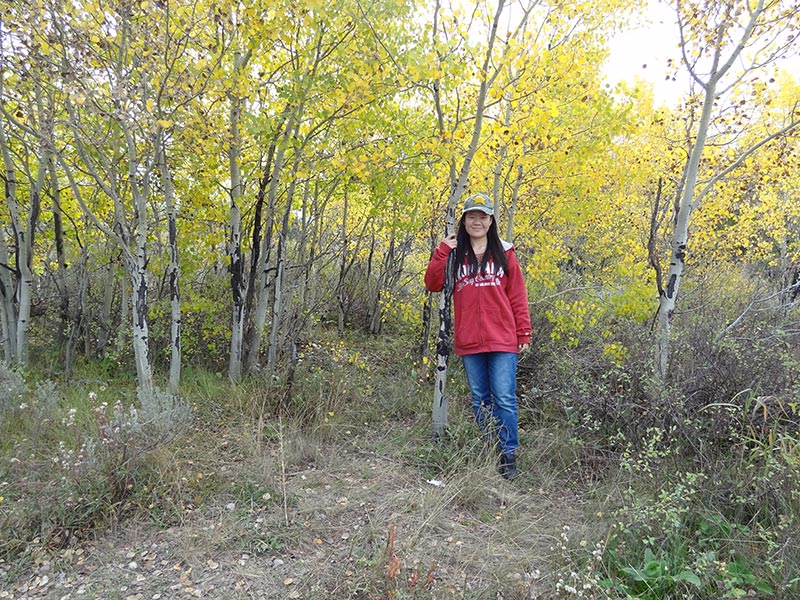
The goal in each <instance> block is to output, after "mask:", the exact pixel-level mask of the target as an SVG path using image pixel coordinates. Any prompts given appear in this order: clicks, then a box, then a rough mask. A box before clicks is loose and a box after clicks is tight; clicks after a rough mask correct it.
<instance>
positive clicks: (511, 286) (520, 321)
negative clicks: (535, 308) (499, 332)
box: [506, 248, 531, 344]
mask: <svg viewBox="0 0 800 600" xmlns="http://www.w3.org/2000/svg"><path fill="white" fill-rule="evenodd" d="M506 258H507V259H508V288H507V291H506V294H507V295H508V299H509V301H510V302H511V309H512V310H513V312H514V322H515V325H516V328H517V343H518V344H530V343H531V313H530V307H529V305H528V290H527V289H526V288H525V277H524V276H523V275H522V267H520V264H519V260H517V255H516V253H515V252H514V249H513V248H511V249H509V250H508V251H507V252H506Z"/></svg>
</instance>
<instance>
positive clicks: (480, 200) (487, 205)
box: [461, 193, 494, 215]
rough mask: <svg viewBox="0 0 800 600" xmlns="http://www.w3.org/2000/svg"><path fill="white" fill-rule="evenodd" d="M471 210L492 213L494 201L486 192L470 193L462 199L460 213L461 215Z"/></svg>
mask: <svg viewBox="0 0 800 600" xmlns="http://www.w3.org/2000/svg"><path fill="white" fill-rule="evenodd" d="M473 210H479V211H481V212H485V213H486V214H487V215H494V203H492V200H491V199H490V198H489V196H487V195H486V194H482V193H478V194H472V196H470V197H469V198H467V199H466V200H465V201H464V209H463V210H462V211H461V214H462V215H463V214H464V213H468V212H470V211H473Z"/></svg>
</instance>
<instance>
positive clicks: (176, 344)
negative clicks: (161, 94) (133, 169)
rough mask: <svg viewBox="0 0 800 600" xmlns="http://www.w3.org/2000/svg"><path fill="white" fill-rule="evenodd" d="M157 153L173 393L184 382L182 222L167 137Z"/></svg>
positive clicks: (169, 386)
mask: <svg viewBox="0 0 800 600" xmlns="http://www.w3.org/2000/svg"><path fill="white" fill-rule="evenodd" d="M157 144H158V146H157V150H156V152H157V154H158V162H159V167H160V169H161V181H162V185H163V188H164V201H165V203H166V205H167V229H168V234H169V266H168V267H167V277H168V278H169V298H170V332H169V342H170V359H169V382H168V389H169V391H170V393H171V394H177V393H178V388H179V387H180V382H181V358H182V354H181V293H180V274H181V270H180V264H179V262H178V223H177V215H176V213H175V190H174V187H173V185H172V176H171V174H170V172H169V167H168V165H167V155H166V150H165V149H164V145H163V140H162V139H161V138H158V139H157Z"/></svg>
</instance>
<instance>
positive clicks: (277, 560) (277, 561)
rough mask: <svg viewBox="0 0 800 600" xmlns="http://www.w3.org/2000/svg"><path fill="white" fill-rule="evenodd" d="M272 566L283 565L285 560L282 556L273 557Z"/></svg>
mask: <svg viewBox="0 0 800 600" xmlns="http://www.w3.org/2000/svg"><path fill="white" fill-rule="evenodd" d="M272 566H273V567H282V566H283V561H282V560H281V559H280V558H273V559H272Z"/></svg>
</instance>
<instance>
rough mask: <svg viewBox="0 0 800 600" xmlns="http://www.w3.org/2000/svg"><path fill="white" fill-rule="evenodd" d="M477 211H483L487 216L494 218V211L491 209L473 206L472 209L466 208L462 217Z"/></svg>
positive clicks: (462, 212)
mask: <svg viewBox="0 0 800 600" xmlns="http://www.w3.org/2000/svg"><path fill="white" fill-rule="evenodd" d="M476 210H479V211H481V212H482V213H486V214H487V215H489V216H490V217H491V216H494V211H493V210H492V209H490V208H484V207H483V206H473V207H471V208H465V209H464V210H462V211H461V214H462V215H465V214H467V213H468V212H475V211H476Z"/></svg>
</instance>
